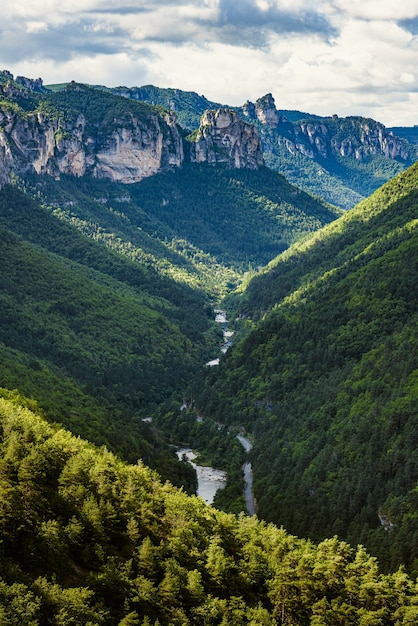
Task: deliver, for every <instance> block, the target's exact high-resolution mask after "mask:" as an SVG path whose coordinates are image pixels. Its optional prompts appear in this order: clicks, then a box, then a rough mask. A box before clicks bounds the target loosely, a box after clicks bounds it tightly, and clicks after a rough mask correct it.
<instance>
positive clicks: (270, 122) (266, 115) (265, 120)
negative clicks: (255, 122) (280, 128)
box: [255, 93, 279, 128]
mask: <svg viewBox="0 0 418 626" xmlns="http://www.w3.org/2000/svg"><path fill="white" fill-rule="evenodd" d="M255 112H256V115H257V118H258V119H259V121H260V122H261V123H262V124H264V125H265V126H270V127H271V128H276V126H277V124H278V123H279V114H278V112H277V109H276V105H275V103H274V98H273V96H272V95H271V93H268V94H266V95H265V96H263V97H262V98H259V99H258V100H256V102H255Z"/></svg>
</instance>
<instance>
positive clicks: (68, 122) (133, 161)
mask: <svg viewBox="0 0 418 626" xmlns="http://www.w3.org/2000/svg"><path fill="white" fill-rule="evenodd" d="M8 91H9V92H10V88H8ZM0 128H1V131H0V162H1V166H2V167H1V170H2V175H1V179H0V180H1V182H3V183H4V182H5V180H7V178H8V177H9V176H10V174H11V173H12V172H15V173H21V174H24V173H26V172H29V171H35V172H37V173H38V174H50V175H52V176H59V175H60V174H71V175H75V176H83V175H85V174H90V175H93V176H96V177H98V178H110V179H111V180H113V181H118V182H123V183H133V182H137V181H140V180H142V179H143V178H145V177H146V176H151V175H152V174H155V173H156V172H158V171H160V170H162V169H165V168H168V167H173V166H174V167H178V166H179V165H181V164H182V163H183V160H184V153H183V142H182V138H181V135H180V131H179V128H178V127H177V125H176V120H175V117H174V116H173V115H171V114H170V115H166V116H162V115H159V114H157V113H152V114H150V115H149V116H148V117H147V119H145V120H144V119H143V117H139V116H135V114H129V116H128V118H127V116H126V115H124V116H123V118H121V119H118V118H117V117H116V118H115V119H114V120H113V125H112V128H111V129H108V130H107V131H106V135H105V137H104V138H103V136H102V137H100V139H99V136H100V128H98V127H97V125H94V124H91V123H89V120H88V117H87V116H86V115H85V114H84V113H81V112H80V113H79V114H78V115H76V116H75V117H74V116H72V118H71V117H68V118H66V117H65V116H64V117H60V116H55V115H52V114H48V113H45V112H43V111H42V110H38V111H34V112H31V113H28V114H24V113H22V111H21V110H20V109H19V108H18V107H17V106H13V105H12V104H11V103H9V102H7V103H3V104H2V105H0Z"/></svg>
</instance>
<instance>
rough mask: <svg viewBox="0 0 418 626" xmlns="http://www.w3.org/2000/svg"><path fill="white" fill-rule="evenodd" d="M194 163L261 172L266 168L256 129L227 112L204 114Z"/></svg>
mask: <svg viewBox="0 0 418 626" xmlns="http://www.w3.org/2000/svg"><path fill="white" fill-rule="evenodd" d="M191 160H192V161H194V162H197V163H202V162H208V163H225V164H226V165H228V166H229V167H232V168H249V169H258V168H259V167H261V166H263V165H264V158H263V153H262V149H261V143H260V138H259V136H258V132H257V129H256V128H255V127H254V126H252V125H251V124H248V123H247V122H244V121H243V120H242V119H241V118H240V117H239V116H238V115H237V113H235V112H234V111H230V110H228V109H218V110H217V111H206V112H205V113H204V114H203V116H202V119H201V122H200V127H199V130H198V133H197V137H196V141H195V143H194V144H192V148H191Z"/></svg>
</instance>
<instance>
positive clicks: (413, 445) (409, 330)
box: [191, 166, 418, 574]
mask: <svg viewBox="0 0 418 626" xmlns="http://www.w3.org/2000/svg"><path fill="white" fill-rule="evenodd" d="M417 205H418V166H413V167H412V168H410V169H409V170H408V171H407V172H405V173H404V174H402V175H400V176H399V177H397V178H395V179H394V180H393V181H391V182H390V183H388V184H387V185H386V186H384V187H383V188H382V189H381V190H379V191H378V192H377V193H375V194H374V195H373V196H372V197H371V198H370V199H369V200H367V201H365V202H363V203H362V204H361V205H359V206H358V207H357V208H356V209H354V210H353V211H351V212H349V213H347V214H346V215H344V216H343V217H342V218H340V219H339V220H337V221H335V222H333V223H332V224H330V225H328V226H327V227H325V228H324V229H322V230H321V231H319V232H318V233H316V234H315V235H313V237H311V238H308V239H307V240H306V241H305V242H301V243H299V244H296V245H295V246H293V247H291V248H290V249H289V250H288V251H287V252H285V253H283V255H281V256H279V257H278V258H277V259H276V260H275V261H274V262H272V263H271V265H270V267H269V268H267V269H266V270H265V271H264V272H262V273H260V274H259V275H258V276H254V278H253V279H252V280H251V281H250V283H249V285H248V287H247V289H246V290H245V291H244V292H243V293H242V295H241V296H238V295H237V296H235V298H234V299H233V300H232V301H231V302H232V304H233V305H234V306H235V311H236V313H237V314H238V315H239V316H240V317H241V320H242V325H243V326H244V327H247V328H251V326H253V327H254V322H255V321H257V320H260V321H259V322H258V323H257V324H255V327H254V330H252V331H251V332H249V334H248V336H247V337H246V338H245V339H243V340H242V341H241V342H237V343H236V344H235V345H234V347H233V348H232V350H230V351H229V352H228V353H227V354H226V355H225V357H223V358H222V359H221V363H220V366H219V367H218V368H212V369H211V370H210V371H207V373H206V375H205V377H204V378H205V381H204V383H203V381H202V379H200V380H199V381H198V382H197V383H196V384H195V385H194V386H193V390H192V392H191V393H192V394H193V398H194V401H195V403H196V407H197V410H198V411H199V413H200V414H202V415H204V416H208V417H211V418H212V419H214V420H215V421H216V420H217V421H220V422H222V423H224V424H227V425H229V424H236V425H243V426H245V428H246V429H247V430H248V431H249V432H250V433H252V434H253V437H254V449H253V451H252V459H253V467H254V477H255V494H256V498H257V502H258V512H259V515H260V516H261V517H262V518H264V519H266V520H271V521H275V522H277V523H280V524H283V525H284V527H285V528H287V529H288V530H289V531H290V532H294V533H296V534H298V535H303V536H309V537H312V538H314V539H315V540H320V539H322V538H324V537H327V536H332V535H334V534H337V535H338V536H339V537H341V538H343V539H345V540H348V541H350V542H351V543H353V544H356V543H358V542H361V543H363V544H365V545H366V546H367V547H368V549H370V550H371V551H372V552H373V554H376V555H378V556H379V559H380V560H381V562H382V564H383V565H384V567H385V568H387V569H393V568H394V567H396V566H397V565H398V564H399V563H405V564H406V565H407V567H408V568H409V569H410V571H413V572H414V573H415V574H416V573H417V571H418V553H417V543H416V537H417V532H418V515H417V512H416V480H417V475H418V453H417V450H418V447H417V440H416V424H417V421H416V420H417V403H416V400H417V371H418V361H417V356H418V355H417V351H416V345H417V340H418V292H417V289H416V284H417V269H418V256H417V255H418V229H417V227H418V221H417Z"/></svg>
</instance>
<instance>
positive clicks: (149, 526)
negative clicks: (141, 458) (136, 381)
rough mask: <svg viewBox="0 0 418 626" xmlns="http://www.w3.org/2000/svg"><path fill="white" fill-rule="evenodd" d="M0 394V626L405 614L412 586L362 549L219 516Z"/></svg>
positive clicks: (356, 620)
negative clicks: (385, 572) (380, 566)
mask: <svg viewBox="0 0 418 626" xmlns="http://www.w3.org/2000/svg"><path fill="white" fill-rule="evenodd" d="M0 396H1V397H0V472H1V479H2V480H1V482H0V503H1V506H0V538H1V548H0V549H1V559H0V575H1V581H0V614H1V621H2V623H3V624H5V625H6V624H7V625H10V626H21V625H22V624H25V625H28V626H29V625H31V626H64V625H65V626H70V625H74V626H115V625H119V626H128V625H134V624H136V625H138V626H150V625H151V624H154V625H157V624H160V625H161V626H163V625H167V626H173V625H176V624H179V625H180V624H181V625H182V626H202V625H206V626H217V625H218V626H221V625H226V624H234V625H236V626H256V625H264V626H277V625H279V624H282V625H283V624H293V625H294V626H307V624H311V625H314V624H317V625H319V624H321V625H322V624H353V625H354V624H356V625H357V624H358V625H360V624H364V625H365V624H385V625H387V626H395V625H396V626H411V625H412V624H414V623H415V622H416V619H417V617H418V610H417V603H418V598H417V594H416V586H415V584H414V583H413V581H412V580H411V579H409V578H408V577H407V576H406V574H405V573H404V572H402V571H401V570H400V571H398V572H396V573H394V574H391V575H388V576H384V575H382V574H381V573H379V570H378V567H377V565H376V562H375V559H373V558H372V557H370V556H369V555H368V554H367V552H366V551H365V550H364V548H362V547H361V546H360V547H358V548H357V550H355V549H353V548H351V547H350V546H349V545H347V544H346V543H342V542H339V541H338V540H337V539H335V538H334V539H328V540H326V541H323V542H322V543H321V544H319V545H318V546H315V545H313V544H312V543H311V542H308V541H304V540H300V539H297V538H296V537H293V536H291V535H288V534H287V533H286V531H284V530H283V529H279V528H276V527H274V526H273V525H266V524H265V523H263V522H259V521H258V520H257V519H256V518H249V517H244V516H243V517H239V518H238V517H233V516H232V515H226V514H225V513H221V512H219V511H216V510H215V509H212V508H210V507H208V506H206V505H205V504H204V502H203V501H202V500H201V499H200V498H191V497H189V496H186V495H185V494H184V493H183V492H181V491H178V490H175V489H174V488H173V487H172V486H171V485H169V484H168V483H167V484H165V485H163V484H162V483H160V482H159V480H158V477H157V476H156V475H155V474H154V473H152V472H151V471H150V470H149V469H148V468H146V467H144V466H143V465H142V463H140V462H139V463H137V464H136V465H126V464H124V463H122V462H121V461H120V459H118V458H117V457H115V456H114V455H112V454H110V453H109V452H108V451H107V450H105V449H103V448H102V449H100V450H97V449H95V448H94V447H93V446H92V445H91V444H88V443H87V442H85V441H83V440H81V439H79V438H75V437H74V436H72V435H70V433H68V432H66V431H64V430H62V429H58V428H53V427H51V426H50V425H48V424H47V423H46V422H45V421H44V420H42V419H41V418H40V417H39V415H37V414H36V413H34V412H33V407H32V410H29V408H28V406H27V404H28V403H27V401H25V400H24V399H22V398H19V397H16V396H15V394H9V393H7V392H5V391H4V390H0ZM25 405H26V406H25Z"/></svg>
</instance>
